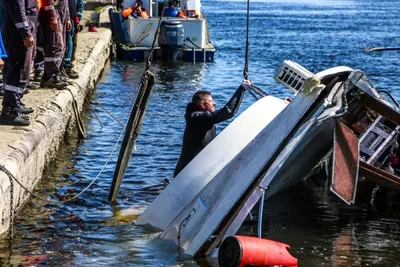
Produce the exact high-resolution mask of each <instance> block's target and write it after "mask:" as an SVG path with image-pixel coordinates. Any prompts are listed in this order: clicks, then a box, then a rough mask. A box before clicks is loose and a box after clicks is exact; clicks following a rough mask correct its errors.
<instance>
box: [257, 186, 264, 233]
mask: <svg viewBox="0 0 400 267" xmlns="http://www.w3.org/2000/svg"><path fill="white" fill-rule="evenodd" d="M261 190H262V191H263V193H262V195H261V199H260V207H259V209H258V229H257V236H258V238H261V235H262V218H263V212H264V197H265V190H264V189H261Z"/></svg>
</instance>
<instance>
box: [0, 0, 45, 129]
mask: <svg viewBox="0 0 400 267" xmlns="http://www.w3.org/2000/svg"><path fill="white" fill-rule="evenodd" d="M1 4H2V5H3V6H4V9H5V18H4V22H3V38H4V46H5V49H6V51H7V54H8V58H7V59H5V61H4V68H3V79H4V98H3V108H2V111H1V115H0V123H1V124H5V125H17V126H28V125H29V118H28V117H27V115H26V114H29V113H32V112H33V109H32V108H27V107H25V105H24V104H23V103H22V101H21V98H22V96H23V95H24V92H25V88H26V85H27V83H28V82H29V75H30V71H31V63H32V56H33V52H34V51H33V49H34V44H35V38H36V23H37V15H38V10H37V0H1Z"/></svg>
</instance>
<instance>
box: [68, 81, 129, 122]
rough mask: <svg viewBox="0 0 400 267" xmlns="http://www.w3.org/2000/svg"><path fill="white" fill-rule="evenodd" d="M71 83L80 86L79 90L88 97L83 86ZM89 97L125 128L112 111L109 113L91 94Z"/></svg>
mask: <svg viewBox="0 0 400 267" xmlns="http://www.w3.org/2000/svg"><path fill="white" fill-rule="evenodd" d="M69 83H72V84H76V85H77V86H78V89H79V90H80V91H81V92H82V93H83V94H84V95H86V92H85V91H84V89H83V88H82V86H80V85H79V84H78V83H77V82H75V81H69ZM88 96H89V97H90V98H91V99H92V100H93V101H94V102H95V103H96V104H97V105H99V106H100V107H101V108H102V109H103V110H104V111H105V112H106V113H107V114H108V115H110V116H111V117H112V118H113V119H114V120H115V121H116V122H117V123H118V124H119V125H121V126H124V124H123V123H122V122H121V121H120V120H118V119H117V117H115V115H113V114H112V113H111V112H110V111H108V110H107V109H106V108H105V107H104V106H103V105H102V104H101V103H100V102H99V101H97V100H96V99H95V98H94V97H93V96H91V95H90V94H88Z"/></svg>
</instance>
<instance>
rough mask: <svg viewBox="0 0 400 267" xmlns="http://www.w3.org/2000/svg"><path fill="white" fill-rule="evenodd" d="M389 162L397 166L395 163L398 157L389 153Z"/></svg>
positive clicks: (397, 161)
mask: <svg viewBox="0 0 400 267" xmlns="http://www.w3.org/2000/svg"><path fill="white" fill-rule="evenodd" d="M389 160H390V163H391V164H392V165H394V166H397V164H398V163H399V159H398V158H397V157H396V156H395V155H391V156H390V157H389Z"/></svg>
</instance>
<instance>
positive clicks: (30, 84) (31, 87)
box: [26, 81, 39, 90]
mask: <svg viewBox="0 0 400 267" xmlns="http://www.w3.org/2000/svg"><path fill="white" fill-rule="evenodd" d="M26 88H27V89H29V90H36V89H38V88H39V86H37V85H36V84H34V83H33V82H31V81H29V82H28V84H27V85H26Z"/></svg>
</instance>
